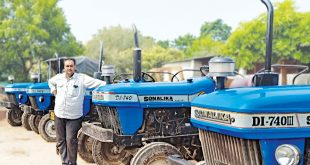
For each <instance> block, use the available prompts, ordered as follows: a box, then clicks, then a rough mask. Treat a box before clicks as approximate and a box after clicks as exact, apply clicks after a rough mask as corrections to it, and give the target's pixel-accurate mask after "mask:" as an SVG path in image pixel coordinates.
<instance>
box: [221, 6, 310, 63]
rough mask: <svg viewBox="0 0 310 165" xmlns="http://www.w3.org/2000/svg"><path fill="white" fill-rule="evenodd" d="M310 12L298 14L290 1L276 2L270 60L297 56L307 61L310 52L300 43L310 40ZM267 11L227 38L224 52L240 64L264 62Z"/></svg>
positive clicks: (276, 60) (275, 60) (304, 61)
mask: <svg viewBox="0 0 310 165" xmlns="http://www.w3.org/2000/svg"><path fill="white" fill-rule="evenodd" d="M309 14H310V13H309V12H308V13H300V12H297V11H296V10H295V8H294V2H293V0H285V1H284V2H282V3H278V4H276V5H275V17H274V33H273V35H274V40H273V55H272V58H273V62H274V63H276V62H279V61H282V60H289V59H292V58H294V59H297V60H299V61H302V62H303V63H309V62H310V56H309V53H307V52H305V51H303V50H302V49H299V48H300V45H304V44H309V41H310V35H309V33H310V28H309V23H310V17H309V16H310V15H309ZM266 19H267V18H266V14H262V15H260V16H259V17H258V18H256V19H254V20H252V21H250V22H246V23H242V24H241V25H240V26H239V27H238V28H237V29H236V30H235V31H234V32H233V33H232V35H231V37H230V38H229V39H228V42H227V45H226V47H225V52H226V53H227V54H230V55H232V56H234V58H235V60H236V63H237V65H238V66H240V67H244V68H252V67H253V63H255V62H264V57H265V47H266V46H265V38H266V37H265V36H266V35H265V34H266V27H267V24H266Z"/></svg>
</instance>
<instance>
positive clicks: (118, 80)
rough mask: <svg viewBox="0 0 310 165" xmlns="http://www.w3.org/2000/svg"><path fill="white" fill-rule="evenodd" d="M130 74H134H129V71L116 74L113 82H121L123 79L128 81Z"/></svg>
mask: <svg viewBox="0 0 310 165" xmlns="http://www.w3.org/2000/svg"><path fill="white" fill-rule="evenodd" d="M129 76H132V74H129V73H123V74H118V75H116V76H114V78H113V80H112V82H113V84H115V83H119V82H120V81H121V80H125V81H127V80H128V79H129V78H128V77H129ZM128 81H129V80H128Z"/></svg>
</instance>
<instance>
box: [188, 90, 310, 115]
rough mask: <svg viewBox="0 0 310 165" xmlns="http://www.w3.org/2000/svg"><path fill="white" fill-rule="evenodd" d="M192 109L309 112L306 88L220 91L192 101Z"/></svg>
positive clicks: (309, 96)
mask: <svg viewBox="0 0 310 165" xmlns="http://www.w3.org/2000/svg"><path fill="white" fill-rule="evenodd" d="M292 96H294V97H292ZM192 106H195V107H202V108H210V109H218V110H227V111H231V112H242V113H275V112H276V113H291V112H309V110H310V86H273V87H249V88H235V89H227V90H220V91H215V92H213V93H211V94H209V95H204V96H200V97H198V98H196V99H195V100H193V102H192Z"/></svg>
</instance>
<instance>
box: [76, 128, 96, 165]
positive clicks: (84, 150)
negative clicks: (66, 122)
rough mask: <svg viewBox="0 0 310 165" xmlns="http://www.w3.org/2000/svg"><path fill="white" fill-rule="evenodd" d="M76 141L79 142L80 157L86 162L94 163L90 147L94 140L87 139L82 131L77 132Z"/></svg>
mask: <svg viewBox="0 0 310 165" xmlns="http://www.w3.org/2000/svg"><path fill="white" fill-rule="evenodd" d="M78 140H79V147H78V153H79V155H80V157H81V158H82V159H83V160H85V161H86V162H89V163H95V161H94V159H93V155H92V145H93V142H94V139H93V138H91V137H89V136H88V135H85V134H84V133H83V132H82V131H79V134H78Z"/></svg>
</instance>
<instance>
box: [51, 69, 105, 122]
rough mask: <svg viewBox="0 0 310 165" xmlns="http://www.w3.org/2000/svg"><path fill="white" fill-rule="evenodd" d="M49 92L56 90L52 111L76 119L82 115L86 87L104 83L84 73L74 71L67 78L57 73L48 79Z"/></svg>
mask: <svg viewBox="0 0 310 165" xmlns="http://www.w3.org/2000/svg"><path fill="white" fill-rule="evenodd" d="M48 85H49V87H50V89H51V92H53V91H54V90H57V94H56V96H55V98H56V99H55V108H54V113H55V115H56V116H57V117H59V118H66V119H77V118H80V117H81V116H82V115H83V100H84V95H85V91H86V88H96V87H98V86H101V85H105V82H104V81H101V80H98V79H94V78H92V77H89V76H87V75H85V74H81V73H74V75H73V76H72V77H71V78H70V79H67V78H66V75H65V73H62V74H57V75H56V76H54V77H53V78H51V79H50V80H49V81H48Z"/></svg>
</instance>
